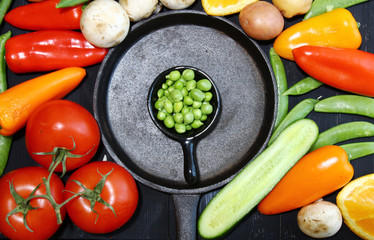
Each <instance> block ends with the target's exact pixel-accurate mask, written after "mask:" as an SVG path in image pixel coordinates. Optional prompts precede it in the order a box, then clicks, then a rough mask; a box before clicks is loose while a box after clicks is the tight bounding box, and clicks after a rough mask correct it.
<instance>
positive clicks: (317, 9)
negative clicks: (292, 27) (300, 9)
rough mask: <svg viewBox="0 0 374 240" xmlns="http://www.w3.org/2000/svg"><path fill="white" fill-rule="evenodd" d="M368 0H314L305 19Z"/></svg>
mask: <svg viewBox="0 0 374 240" xmlns="http://www.w3.org/2000/svg"><path fill="white" fill-rule="evenodd" d="M367 1H368V0H314V1H313V3H312V6H311V7H310V9H309V11H308V12H307V13H306V14H305V16H304V19H303V20H306V19H309V18H312V17H314V16H317V15H321V14H323V13H325V12H328V11H331V10H334V9H336V8H347V7H350V6H353V5H356V4H359V3H362V2H367Z"/></svg>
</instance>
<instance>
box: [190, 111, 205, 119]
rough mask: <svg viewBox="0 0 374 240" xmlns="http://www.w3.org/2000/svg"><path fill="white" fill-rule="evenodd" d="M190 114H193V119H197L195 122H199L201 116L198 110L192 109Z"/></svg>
mask: <svg viewBox="0 0 374 240" xmlns="http://www.w3.org/2000/svg"><path fill="white" fill-rule="evenodd" d="M192 114H193V116H194V118H195V119H197V120H199V119H200V118H201V116H202V115H203V114H202V113H201V110H200V109H194V110H192Z"/></svg>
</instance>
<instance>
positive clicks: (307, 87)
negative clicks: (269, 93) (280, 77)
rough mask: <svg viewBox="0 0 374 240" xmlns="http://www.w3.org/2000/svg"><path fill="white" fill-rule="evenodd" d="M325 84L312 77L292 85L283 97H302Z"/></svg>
mask: <svg viewBox="0 0 374 240" xmlns="http://www.w3.org/2000/svg"><path fill="white" fill-rule="evenodd" d="M322 85H323V83H322V82H320V81H318V80H316V79H315V78H312V77H306V78H303V79H301V80H300V81H298V82H297V83H295V84H294V85H292V86H291V87H290V88H289V89H287V91H285V92H284V93H283V95H301V94H304V93H308V92H310V91H312V90H314V89H316V88H318V87H320V86H322Z"/></svg>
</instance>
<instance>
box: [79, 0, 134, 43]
mask: <svg viewBox="0 0 374 240" xmlns="http://www.w3.org/2000/svg"><path fill="white" fill-rule="evenodd" d="M80 28H81V31H82V33H83V35H84V37H85V38H86V39H87V41H89V42H90V43H91V44H93V45H95V46H97V47H102V48H110V47H114V46H116V45H118V44H119V43H120V42H122V41H123V40H124V39H125V38H126V36H127V34H128V32H129V30H130V19H129V16H128V15H127V13H126V11H125V10H124V9H123V8H122V7H121V5H120V4H119V3H118V2H117V1H115V0H94V1H92V2H91V3H89V4H88V5H87V7H86V8H85V9H84V10H83V12H82V16H81V20H80Z"/></svg>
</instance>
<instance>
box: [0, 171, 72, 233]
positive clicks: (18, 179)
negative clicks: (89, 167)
mask: <svg viewBox="0 0 374 240" xmlns="http://www.w3.org/2000/svg"><path fill="white" fill-rule="evenodd" d="M48 174H49V173H48V171H47V170H46V169H45V168H42V167H24V168H19V169H16V170H13V171H10V172H8V173H7V174H5V175H4V176H2V177H1V178H0V232H1V233H2V234H3V235H4V236H6V237H7V238H10V239H28V240H29V239H48V238H50V237H51V236H52V235H53V234H54V233H55V232H56V231H57V229H58V228H59V226H60V225H58V224H57V218H56V214H55V211H54V208H53V207H52V204H51V203H50V202H49V201H48V200H46V199H44V198H38V199H32V200H31V201H30V204H31V206H32V207H34V208H38V209H34V210H29V211H28V214H27V217H26V222H27V224H28V226H29V227H30V229H31V230H32V231H33V232H30V231H29V230H27V229H26V227H25V225H24V223H23V215H22V213H16V214H13V215H11V216H10V217H9V222H10V223H11V225H12V226H13V227H14V228H15V230H16V231H14V230H13V229H12V227H11V226H10V225H9V224H8V223H7V222H6V216H7V214H8V213H9V212H10V211H12V210H13V209H14V208H16V206H17V204H16V202H15V200H14V198H13V197H12V195H11V193H10V188H9V183H10V182H13V184H14V189H15V191H16V192H17V193H18V194H19V195H20V196H21V197H23V198H27V197H28V196H29V195H30V193H31V192H32V191H33V190H34V189H35V188H36V186H37V185H39V184H40V183H42V182H43V181H42V178H48ZM50 186H51V194H52V196H53V198H54V199H55V201H56V202H57V203H62V202H63V194H62V191H63V189H64V184H63V183H62V181H61V179H60V178H59V177H58V176H57V175H56V174H53V175H52V177H51V181H50ZM42 194H46V188H45V186H44V184H42V185H41V186H40V188H39V189H38V190H37V191H36V193H35V195H42ZM65 215H66V210H65V208H64V207H63V208H61V217H62V220H63V219H64V218H65Z"/></svg>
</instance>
